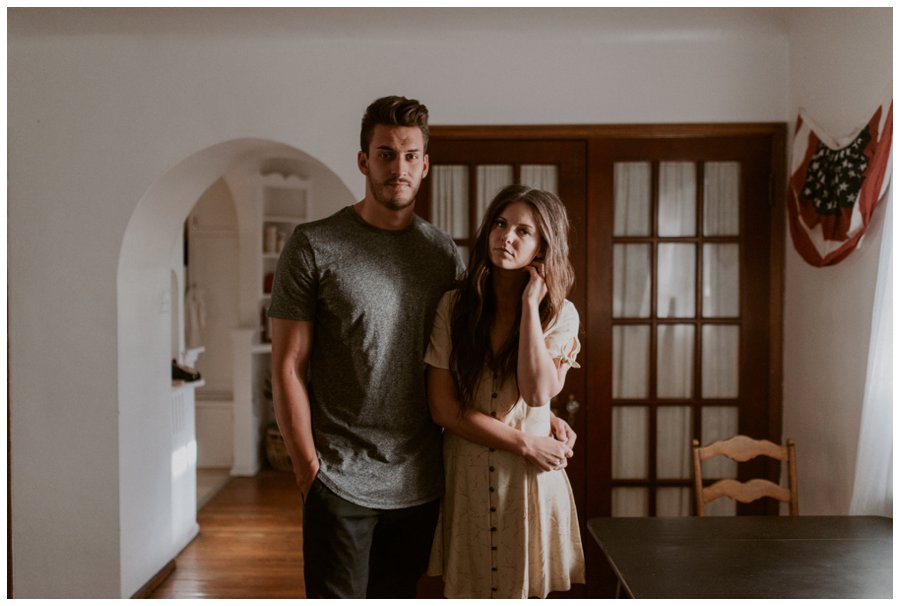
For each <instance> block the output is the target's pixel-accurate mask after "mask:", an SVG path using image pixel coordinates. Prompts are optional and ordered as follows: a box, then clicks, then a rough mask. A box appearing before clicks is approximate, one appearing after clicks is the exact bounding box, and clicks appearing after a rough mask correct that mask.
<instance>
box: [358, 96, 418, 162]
mask: <svg viewBox="0 0 900 606" xmlns="http://www.w3.org/2000/svg"><path fill="white" fill-rule="evenodd" d="M376 124H381V125H383V126H418V127H419V130H421V131H422V140H423V142H424V143H423V146H424V149H423V150H422V151H423V153H424V152H426V151H428V108H427V107H425V106H424V105H422V104H421V103H419V102H418V101H417V100H415V99H407V98H406V97H398V96H390V97H382V98H380V99H376V100H375V101H373V102H372V104H371V105H369V107H367V108H366V113H365V115H364V116H363V119H362V130H361V131H360V134H359V148H360V149H361V150H362V152H363V153H365V154H368V153H369V144H370V143H371V142H372V133H373V132H374V131H375V125H376Z"/></svg>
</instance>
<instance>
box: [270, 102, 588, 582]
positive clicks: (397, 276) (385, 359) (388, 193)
mask: <svg viewBox="0 0 900 606" xmlns="http://www.w3.org/2000/svg"><path fill="white" fill-rule="evenodd" d="M427 145H428V110H427V108H426V107H425V106H424V105H422V104H421V103H419V102H418V101H416V100H412V99H406V98H405V97H384V98H381V99H378V100H376V101H374V102H373V103H372V104H371V105H370V106H369V107H368V109H367V110H366V114H365V116H364V117H363V121H362V131H361V135H360V151H359V153H358V155H357V163H358V166H359V170H360V172H362V174H363V175H365V177H366V193H365V197H364V198H363V199H362V200H361V201H360V202H357V203H356V204H354V205H352V206H348V207H346V208H344V209H342V210H340V211H339V212H337V213H335V214H334V215H332V216H331V217H328V218H327V219H323V220H321V221H316V222H313V223H309V224H305V225H301V226H300V227H298V228H297V230H296V231H295V232H294V234H293V235H292V236H291V239H290V241H289V242H288V244H287V246H286V248H285V250H284V252H283V253H282V255H281V259H280V260H279V263H278V269H277V271H276V276H275V284H274V287H273V291H272V305H271V307H270V309H269V315H270V316H271V317H272V318H273V321H272V328H273V335H272V370H273V388H274V396H275V398H274V400H275V415H276V418H277V420H278V425H279V427H280V429H281V433H282V435H283V436H284V438H285V443H286V445H287V449H288V452H289V454H290V457H291V462H292V464H293V468H294V475H295V478H296V482H297V485H298V487H299V488H300V494H301V497H302V498H303V501H304V512H303V559H304V576H305V579H306V592H307V596H308V597H322V598H337V597H346V598H363V597H370V598H385V597H394V598H398V597H399V598H412V597H415V592H416V584H417V582H418V580H419V578H420V577H421V576H422V574H423V573H424V572H425V569H426V567H427V564H428V556H429V552H430V549H431V542H432V539H433V537H434V529H435V525H436V523H437V517H438V509H439V502H440V497H441V491H442V487H443V467H442V463H441V430H440V428H439V427H438V426H437V425H435V424H434V423H433V422H432V420H431V417H430V415H429V412H428V404H427V397H426V391H425V381H424V363H423V359H424V355H425V348H426V345H427V343H428V339H429V337H430V333H431V328H432V324H433V321H434V314H435V309H436V307H437V303H438V301H439V300H440V298H441V295H442V294H443V293H444V292H445V291H447V290H449V289H450V288H452V287H453V286H454V285H455V282H456V280H457V278H458V277H460V276H461V274H462V271H463V265H462V262H461V261H460V258H459V253H458V251H457V249H456V245H455V244H454V243H453V240H452V239H451V238H450V237H449V236H448V235H446V234H445V233H443V232H442V231H440V230H438V229H437V228H435V227H434V226H432V225H431V224H429V223H428V222H426V221H424V220H423V219H421V218H420V217H418V216H417V215H415V213H414V203H415V198H416V193H417V192H418V189H419V186H420V184H421V183H422V179H424V178H425V176H426V175H427V174H428V155H427V153H426V151H427ZM564 431H567V432H569V435H570V438H569V439H570V440H571V442H574V439H575V438H574V434H572V433H571V430H570V429H569V428H568V427H567V426H565V427H564Z"/></svg>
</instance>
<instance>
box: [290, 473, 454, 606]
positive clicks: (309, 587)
mask: <svg viewBox="0 0 900 606" xmlns="http://www.w3.org/2000/svg"><path fill="white" fill-rule="evenodd" d="M439 509H440V500H436V501H432V502H430V503H425V504H423V505H417V506H414V507H408V508H405V509H370V508H368V507H363V506H361V505H356V504H354V503H350V502H349V501H346V500H344V499H342V498H341V497H339V496H338V495H336V494H334V493H333V492H332V491H331V490H329V489H328V488H327V487H326V486H325V485H324V484H322V483H321V482H320V481H319V480H318V479H317V480H316V481H315V482H313V485H312V487H310V490H309V494H308V495H307V497H306V504H305V506H304V508H303V573H304V577H305V579H306V596H307V597H309V598H366V597H368V598H414V597H415V596H416V584H417V583H418V581H419V579H420V578H421V576H422V575H423V574H424V573H425V570H426V568H427V567H428V557H429V554H430V552H431V542H432V539H433V538H434V529H435V526H436V525H437V518H438V511H439Z"/></svg>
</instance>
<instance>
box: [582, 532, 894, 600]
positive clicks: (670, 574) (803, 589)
mask: <svg viewBox="0 0 900 606" xmlns="http://www.w3.org/2000/svg"><path fill="white" fill-rule="evenodd" d="M588 529H589V530H590V532H591V534H592V535H593V537H594V539H596V541H597V542H598V543H599V544H600V548H601V549H602V550H603V553H604V554H605V555H606V558H607V560H608V561H609V563H610V565H611V566H612V568H613V571H614V572H615V573H616V576H617V577H618V580H619V583H620V589H621V590H622V591H624V593H625V594H626V595H627V596H628V597H633V598H891V597H893V578H892V551H893V549H892V547H893V520H892V519H891V518H883V517H875V516H858V517H857V516H781V517H775V516H771V517H754V516H734V517H706V518H699V517H689V518H593V519H591V520H589V521H588Z"/></svg>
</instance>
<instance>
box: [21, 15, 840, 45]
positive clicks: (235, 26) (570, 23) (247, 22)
mask: <svg viewBox="0 0 900 606" xmlns="http://www.w3.org/2000/svg"><path fill="white" fill-rule="evenodd" d="M803 10H833V9H780V8H485V9H481V8H9V9H8V12H7V27H8V33H10V34H19V35H28V34H32V35H92V34H99V35H103V34H126V35H129V34H131V35H140V34H142V33H143V34H148V33H172V34H195V35H213V36H222V35H225V36H242V35H259V34H260V33H263V34H266V35H269V36H280V37H295V36H303V37H304V38H331V37H335V36H340V37H348V36H350V37H356V38H391V39H395V40H396V41H398V42H402V41H403V40H405V39H421V38H422V37H433V36H435V35H448V34H455V35H463V36H465V35H473V34H488V35H490V34H495V35H504V36H527V35H531V34H534V33H538V32H539V33H540V35H541V36H542V38H544V39H546V37H547V36H552V35H554V34H557V35H560V36H565V37H567V38H569V39H571V37H572V36H588V35H590V36H593V37H595V36H597V35H598V34H601V35H604V36H620V37H630V36H642V37H645V36H650V37H670V36H674V37H680V36H690V35H693V33H694V32H698V31H702V32H704V33H705V35H707V36H708V35H709V34H710V31H711V30H712V31H714V32H721V34H722V35H725V36H731V35H741V34H760V33H766V34H768V35H773V34H775V35H778V34H783V33H784V32H785V31H786V28H787V25H788V23H789V19H790V18H791V14H792V13H797V12H798V11H803ZM840 10H853V9H840Z"/></svg>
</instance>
